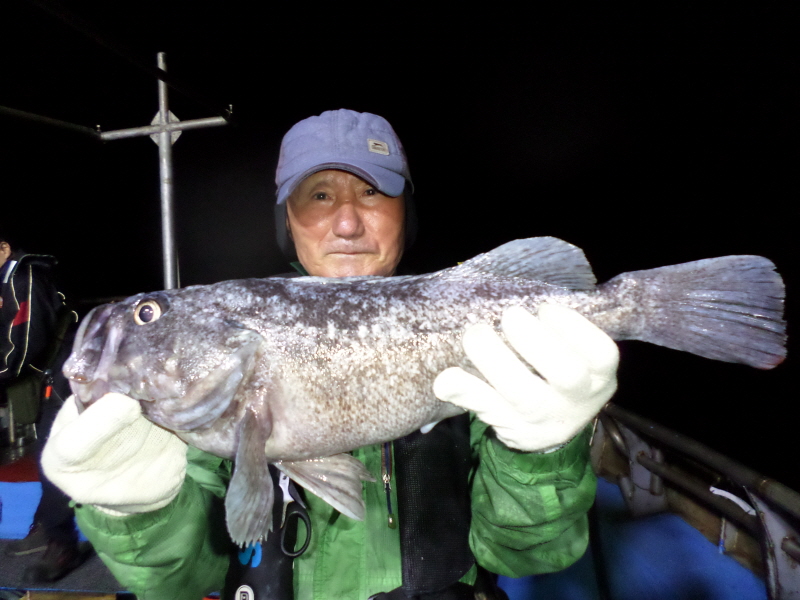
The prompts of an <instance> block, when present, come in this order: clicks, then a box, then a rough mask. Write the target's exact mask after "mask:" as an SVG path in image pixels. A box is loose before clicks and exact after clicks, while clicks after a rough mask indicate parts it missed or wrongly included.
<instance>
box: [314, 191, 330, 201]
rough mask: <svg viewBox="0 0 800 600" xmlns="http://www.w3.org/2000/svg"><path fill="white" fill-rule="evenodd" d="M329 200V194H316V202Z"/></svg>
mask: <svg viewBox="0 0 800 600" xmlns="http://www.w3.org/2000/svg"><path fill="white" fill-rule="evenodd" d="M327 199H328V194H326V193H325V192H317V193H316V194H314V200H327Z"/></svg>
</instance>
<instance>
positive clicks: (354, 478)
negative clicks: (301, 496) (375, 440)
mask: <svg viewBox="0 0 800 600" xmlns="http://www.w3.org/2000/svg"><path fill="white" fill-rule="evenodd" d="M275 466H276V467H278V469H280V470H281V471H283V472H284V473H286V474H287V475H288V476H289V477H290V478H291V479H293V480H295V481H296V482H297V483H299V484H300V485H302V486H303V487H304V488H305V489H307V490H308V491H309V492H311V493H312V494H314V495H316V496H319V497H320V498H322V499H323V500H325V502H327V503H328V504H330V505H331V506H333V508H335V509H336V510H338V511H339V512H340V513H342V514H343V515H347V516H348V517H350V518H352V519H356V520H358V521H363V520H364V515H365V514H366V506H365V504H364V498H363V495H362V485H361V482H362V481H375V478H374V477H373V476H372V475H371V474H370V472H369V471H367V468H366V467H365V466H364V465H363V464H361V461H359V460H358V459H356V458H353V457H352V456H350V455H349V454H336V455H334V456H326V457H324V458H314V459H310V460H298V461H291V462H290V461H281V462H279V463H276V464H275Z"/></svg>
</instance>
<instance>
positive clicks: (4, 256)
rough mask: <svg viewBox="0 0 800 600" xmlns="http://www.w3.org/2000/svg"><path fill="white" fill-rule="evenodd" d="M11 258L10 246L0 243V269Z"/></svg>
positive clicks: (6, 243)
mask: <svg viewBox="0 0 800 600" xmlns="http://www.w3.org/2000/svg"><path fill="white" fill-rule="evenodd" d="M10 256H11V246H9V245H8V242H0V268H2V267H3V265H4V264H6V261H7V260H8V259H9V257H10Z"/></svg>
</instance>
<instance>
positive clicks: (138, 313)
mask: <svg viewBox="0 0 800 600" xmlns="http://www.w3.org/2000/svg"><path fill="white" fill-rule="evenodd" d="M160 316H161V306H160V305H159V304H158V302H156V301H155V300H146V301H144V302H142V303H141V304H137V305H136V308H134V309H133V320H134V321H135V322H136V324H137V325H147V323H152V322H153V321H157V320H158V318H159V317H160Z"/></svg>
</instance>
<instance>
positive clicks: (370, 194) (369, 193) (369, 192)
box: [364, 188, 378, 196]
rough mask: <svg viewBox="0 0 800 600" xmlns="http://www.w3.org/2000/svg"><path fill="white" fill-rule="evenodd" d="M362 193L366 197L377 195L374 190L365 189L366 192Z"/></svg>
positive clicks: (376, 191)
mask: <svg viewBox="0 0 800 600" xmlns="http://www.w3.org/2000/svg"><path fill="white" fill-rule="evenodd" d="M364 193H365V194H366V195H367V196H374V195H375V194H377V193H378V190H376V189H375V188H367V191H366V192H364Z"/></svg>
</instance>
